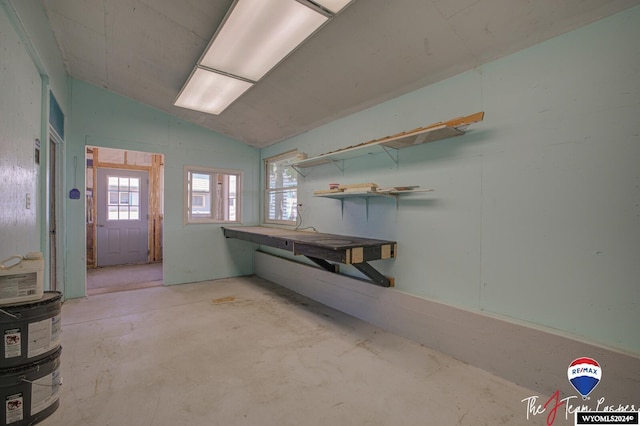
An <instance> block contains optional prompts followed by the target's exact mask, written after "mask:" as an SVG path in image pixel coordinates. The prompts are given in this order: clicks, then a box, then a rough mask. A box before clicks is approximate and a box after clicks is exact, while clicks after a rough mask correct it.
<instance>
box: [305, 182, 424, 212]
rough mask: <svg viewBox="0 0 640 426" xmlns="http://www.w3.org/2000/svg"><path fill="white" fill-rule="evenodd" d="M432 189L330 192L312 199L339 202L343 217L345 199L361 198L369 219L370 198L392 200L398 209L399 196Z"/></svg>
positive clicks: (315, 195) (316, 195)
mask: <svg viewBox="0 0 640 426" xmlns="http://www.w3.org/2000/svg"><path fill="white" fill-rule="evenodd" d="M431 191H433V189H418V188H415V189H399V190H388V191H386V190H385V191H364V192H351V191H348V192H330V193H325V194H314V197H322V198H333V199H334V200H340V208H341V211H342V216H343V217H344V200H345V199H347V198H363V199H364V200H365V203H366V217H367V220H368V219H369V199H370V198H379V197H383V198H393V200H394V201H395V203H396V208H398V198H399V197H400V195H405V194H415V193H418V192H431Z"/></svg>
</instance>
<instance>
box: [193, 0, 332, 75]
mask: <svg viewBox="0 0 640 426" xmlns="http://www.w3.org/2000/svg"><path fill="white" fill-rule="evenodd" d="M333 1H338V0H329V2H330V3H332V2H333ZM328 19H329V17H328V16H325V15H323V14H321V13H319V12H318V11H316V10H315V9H312V8H310V7H307V6H305V5H304V4H302V3H300V2H298V1H296V0H238V1H237V2H236V3H235V5H234V7H233V10H232V11H231V14H230V15H229V16H228V17H227V19H226V21H225V22H224V24H223V25H222V28H221V29H220V30H219V32H218V33H217V34H216V36H215V37H214V39H213V40H212V42H211V44H210V46H209V48H208V49H207V51H206V52H205V54H204V56H203V58H202V60H201V61H200V63H201V65H203V66H205V67H208V68H212V69H216V70H220V71H223V72H225V73H227V74H233V75H237V76H240V77H243V78H246V79H248V80H252V81H258V80H260V79H261V78H262V77H263V76H264V75H265V74H266V73H267V72H269V70H271V69H272V68H273V67H275V66H276V65H277V64H278V63H279V62H280V61H282V60H283V59H284V58H285V57H286V56H287V55H288V54H289V53H291V52H292V51H293V50H294V49H295V48H296V47H297V46H298V45H299V44H301V43H302V42H303V41H304V40H306V39H307V38H308V37H309V36H310V35H311V34H313V33H314V32H315V31H316V30H317V29H318V28H320V27H321V26H322V25H323V24H324V23H325V22H326V21H327V20H328Z"/></svg>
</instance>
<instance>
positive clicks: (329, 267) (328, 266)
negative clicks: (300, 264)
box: [306, 256, 338, 272]
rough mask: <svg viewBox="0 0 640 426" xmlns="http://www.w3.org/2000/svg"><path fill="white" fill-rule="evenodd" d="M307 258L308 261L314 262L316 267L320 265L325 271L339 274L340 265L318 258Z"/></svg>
mask: <svg viewBox="0 0 640 426" xmlns="http://www.w3.org/2000/svg"><path fill="white" fill-rule="evenodd" d="M306 257H307V259H309V260H311V261H312V262H314V263H315V264H316V265H319V266H320V267H322V268H323V269H326V270H327V271H329V272H338V265H336V264H334V263H329V262H327V261H326V260H324V259H320V258H318V257H313V256H306Z"/></svg>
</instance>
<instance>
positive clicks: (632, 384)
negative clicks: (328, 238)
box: [254, 251, 640, 410]
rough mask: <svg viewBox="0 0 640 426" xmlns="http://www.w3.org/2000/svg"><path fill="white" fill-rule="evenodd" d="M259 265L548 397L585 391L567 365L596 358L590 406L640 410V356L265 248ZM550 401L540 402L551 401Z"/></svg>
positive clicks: (268, 274) (259, 271)
mask: <svg viewBox="0 0 640 426" xmlns="http://www.w3.org/2000/svg"><path fill="white" fill-rule="evenodd" d="M254 273H255V274H256V275H258V276H259V277H261V278H264V279H266V280H269V281H272V282H274V283H276V284H279V285H281V286H283V287H286V288H288V289H290V290H293V291H295V292H296V293H299V294H302V295H305V296H307V297H309V298H311V299H314V300H316V301H318V302H320V303H322V304H325V305H327V306H330V307H332V308H334V309H337V310H339V311H342V312H344V313H347V314H349V315H352V316H354V317H356V318H359V319H361V320H364V321H367V322H369V323H371V324H374V325H376V326H378V327H381V328H383V329H385V330H388V331H391V332H393V333H396V334H398V335H401V336H404V337H406V338H409V339H411V340H414V341H416V342H418V343H421V344H423V345H424V346H426V347H428V348H431V349H434V350H437V351H439V352H442V353H445V354H448V355H450V356H452V357H454V358H456V359H458V360H460V361H463V362H465V363H468V364H470V365H473V366H476V367H479V368H481V369H483V370H486V371H489V372H491V373H493V374H495V375H497V376H499V377H502V378H505V379H507V380H509V381H512V382H514V383H517V384H519V385H521V386H524V387H527V388H529V389H532V390H534V391H535V392H536V393H535V394H537V395H540V396H541V398H542V396H545V395H546V396H547V397H548V396H550V395H553V394H554V393H555V392H556V391H557V390H559V391H560V395H561V398H565V397H569V396H572V395H578V393H577V392H576V391H575V390H574V389H573V388H572V386H571V384H570V383H569V381H568V379H567V368H568V367H569V364H570V363H571V362H572V361H573V360H574V359H576V358H579V357H590V358H593V359H595V360H596V361H598V363H599V364H600V365H601V367H602V380H601V381H600V383H599V384H598V386H597V387H596V388H595V389H594V390H593V392H592V393H591V395H590V398H591V400H590V403H589V406H590V407H592V406H593V407H595V404H597V401H598V399H600V398H601V397H605V402H604V404H605V405H607V406H609V405H615V406H616V407H617V406H618V405H619V404H623V405H626V404H634V405H635V407H636V410H638V409H639V408H640V357H636V356H634V355H631V354H624V353H620V352H618V351H615V350H612V349H609V348H605V347H600V346H597V345H594V344H590V343H587V342H582V341H579V340H577V339H572V338H570V337H567V336H563V335H560V334H558V333H553V332H552V331H551V330H544V329H540V328H535V327H530V326H526V325H522V324H517V323H515V322H511V321H508V320H506V319H502V318H497V317H493V316H490V315H485V314H483V313H480V312H472V311H467V310H464V309H460V308H456V307H452V306H449V305H446V304H443V303H439V302H435V301H432V300H428V299H425V298H421V297H416V296H413V295H410V294H406V293H402V292H401V291H399V290H396V289H393V288H383V287H378V286H376V285H372V284H369V283H366V282H363V281H361V280H358V279H355V278H351V277H348V276H344V275H339V274H334V273H331V272H327V271H325V270H322V269H319V268H316V267H314V266H309V265H307V264H302V263H298V262H295V261H292V260H290V259H286V258H282V257H278V256H274V255H272V254H268V253H264V252H260V251H257V252H255V255H254ZM529 396H531V395H523V396H522V397H521V398H526V397H529ZM515 397H520V396H517V395H516V396H515ZM545 401H546V399H545V400H543V401H542V402H540V401H538V403H542V404H544V402H545ZM568 402H571V403H572V405H574V406H576V405H578V404H584V403H585V402H583V401H582V399H580V398H572V399H571V400H569V401H568ZM601 405H602V404H601ZM593 407H592V408H593ZM600 408H602V406H601V407H600ZM523 409H524V408H523ZM563 410H564V408H563Z"/></svg>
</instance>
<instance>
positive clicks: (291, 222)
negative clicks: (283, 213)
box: [262, 149, 299, 226]
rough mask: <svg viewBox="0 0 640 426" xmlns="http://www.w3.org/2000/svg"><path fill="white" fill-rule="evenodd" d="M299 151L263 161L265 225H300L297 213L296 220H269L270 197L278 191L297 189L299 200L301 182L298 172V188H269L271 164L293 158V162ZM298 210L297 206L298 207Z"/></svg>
mask: <svg viewBox="0 0 640 426" xmlns="http://www.w3.org/2000/svg"><path fill="white" fill-rule="evenodd" d="M298 155H299V154H298V150H297V149H294V150H291V151H287V152H283V153H281V154H278V155H274V156H272V157H267V158H265V159H264V160H263V167H264V187H263V203H262V207H263V208H262V222H263V223H265V224H272V225H289V226H295V225H297V224H298V213H297V211H296V218H295V219H293V220H277V219H269V208H270V204H269V200H270V199H271V197H270V196H269V195H270V194H271V193H275V192H278V191H285V190H291V189H295V191H296V199H297V198H298V188H299V182H298V175H297V172H296V186H294V187H291V186H289V187H282V188H269V167H268V165H269V162H274V161H281V160H285V159H288V158H291V159H293V160H295V159H296V158H297V157H298ZM296 208H297V206H296Z"/></svg>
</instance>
